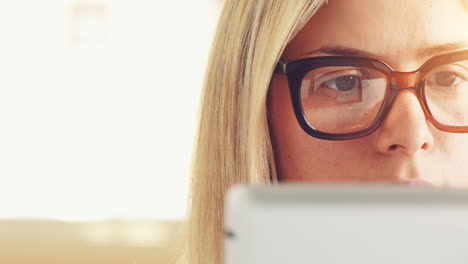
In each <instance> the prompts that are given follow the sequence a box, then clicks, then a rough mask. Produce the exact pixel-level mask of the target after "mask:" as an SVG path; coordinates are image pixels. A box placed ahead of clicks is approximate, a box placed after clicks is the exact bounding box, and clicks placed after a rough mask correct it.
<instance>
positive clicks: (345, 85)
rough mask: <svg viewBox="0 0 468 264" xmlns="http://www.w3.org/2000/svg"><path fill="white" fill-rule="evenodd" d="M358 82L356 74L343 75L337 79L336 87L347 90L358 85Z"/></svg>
mask: <svg viewBox="0 0 468 264" xmlns="http://www.w3.org/2000/svg"><path fill="white" fill-rule="evenodd" d="M357 82H358V80H357V78H356V76H343V77H339V78H337V79H336V87H337V88H338V90H340V91H342V92H346V91H349V90H352V89H353V88H354V87H356V84H357Z"/></svg>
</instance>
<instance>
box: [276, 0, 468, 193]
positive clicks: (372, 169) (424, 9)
mask: <svg viewBox="0 0 468 264" xmlns="http://www.w3.org/2000/svg"><path fill="white" fill-rule="evenodd" d="M467 29H468V11H467V10H466V9H464V7H463V2H462V1H460V0H432V1H429V0H411V1H408V0H394V1H387V0H329V3H328V4H325V5H324V6H322V8H321V9H320V10H319V11H318V12H317V13H316V14H315V15H314V16H313V18H312V19H311V20H310V21H309V22H308V24H307V25H306V26H305V27H304V28H303V29H302V30H301V32H300V33H299V34H298V35H297V36H296V37H295V38H294V40H292V41H291V43H290V44H289V45H288V46H287V48H286V50H285V52H284V54H283V57H282V60H287V61H291V60H297V59H301V58H306V57H313V56H331V55H332V54H327V53H314V54H313V55H310V54H311V52H313V51H314V50H318V49H320V48H322V47H327V46H341V47H345V48H352V49H357V50H361V51H364V52H366V53H370V54H373V55H374V56H375V58H379V59H381V60H383V61H384V62H385V63H387V64H388V65H389V66H391V67H392V68H393V69H395V70H397V71H414V70H416V69H418V68H419V67H420V66H421V65H422V64H423V63H424V62H425V61H427V60H428V59H429V58H431V57H433V56H434V55H437V54H443V53H448V52H451V51H454V50H455V49H463V48H465V47H466V48H468V31H467ZM448 43H457V44H461V45H458V46H453V47H450V46H447V45H445V49H440V48H435V49H432V48H434V47H437V46H439V47H440V45H444V44H448ZM447 48H448V49H447ZM423 50H426V52H421V51H423ZM269 115H270V125H271V129H272V131H271V132H272V140H273V147H274V152H275V157H276V164H277V169H278V177H279V178H280V180H283V181H314V182H364V183H365V182H385V183H396V184H431V185H435V186H450V187H468V134H456V133H449V132H443V131H440V130H438V129H437V128H435V127H434V126H433V125H432V124H431V123H430V122H429V121H427V120H426V118H425V116H424V112H423V110H422V108H421V105H420V103H419V101H418V99H417V97H416V95H415V93H413V92H412V91H411V90H401V91H400V92H399V93H398V96H397V97H396V99H395V101H394V103H393V105H392V107H391V109H390V111H389V113H388V115H387V116H386V118H385V120H384V121H383V123H382V124H381V126H380V127H379V128H378V129H377V130H376V131H375V132H374V133H372V134H371V135H369V136H366V137H362V138H358V139H352V140H344V141H330V140H321V139H317V138H314V137H311V136H309V135H308V134H306V133H305V132H304V131H303V130H302V128H301V127H300V126H299V123H298V122H297V119H296V117H295V115H294V111H293V108H292V105H291V99H290V95H289V88H288V84H287V79H286V76H285V75H282V74H275V75H274V76H273V79H272V82H271V86H270V104H269Z"/></svg>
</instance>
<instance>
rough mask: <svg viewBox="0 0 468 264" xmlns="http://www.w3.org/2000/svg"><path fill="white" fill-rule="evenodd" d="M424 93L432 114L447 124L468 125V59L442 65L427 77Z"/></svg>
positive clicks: (440, 121)
mask: <svg viewBox="0 0 468 264" xmlns="http://www.w3.org/2000/svg"><path fill="white" fill-rule="evenodd" d="M424 93H425V96H426V102H427V107H428V108H429V111H430V112H431V113H432V116H433V117H434V118H435V119H436V120H437V121H438V122H439V123H441V124H444V125H447V126H468V60H464V61H458V62H454V63H451V64H446V65H442V66H439V67H436V68H435V69H433V70H431V71H430V72H429V73H428V74H427V75H426V78H425V86H424Z"/></svg>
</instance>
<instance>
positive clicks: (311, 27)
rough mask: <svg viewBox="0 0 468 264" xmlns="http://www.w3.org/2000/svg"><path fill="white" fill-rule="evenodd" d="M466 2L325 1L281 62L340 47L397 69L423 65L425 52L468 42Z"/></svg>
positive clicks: (413, 0) (292, 42) (402, 0)
mask: <svg viewBox="0 0 468 264" xmlns="http://www.w3.org/2000/svg"><path fill="white" fill-rule="evenodd" d="M463 1H465V0H392V1H388V0H329V1H328V4H325V5H323V6H322V7H321V9H320V10H319V11H318V12H317V13H316V14H315V15H314V16H313V17H312V18H311V19H310V21H309V22H308V23H307V24H306V25H305V27H304V28H303V29H302V30H301V31H300V32H299V33H298V35H297V36H296V37H295V38H294V39H293V40H292V41H291V43H289V45H288V47H287V48H286V50H285V53H284V58H285V59H287V60H292V59H297V58H301V57H305V56H304V54H307V53H308V52H310V51H313V50H316V49H319V48H321V47H323V46H327V45H328V46H329V45H339V46H343V47H348V48H355V49H360V50H364V51H367V52H369V53H373V54H376V55H378V56H379V57H384V58H386V62H387V63H389V64H393V66H395V67H396V68H397V67H398V65H399V64H400V63H401V62H402V61H405V64H406V65H408V63H409V62H412V63H413V64H414V67H417V66H419V65H420V64H422V62H424V61H422V60H424V59H428V58H421V57H418V56H417V54H418V51H419V50H421V48H423V47H431V46H437V45H443V44H447V43H452V42H454V43H460V42H461V43H467V48H468V33H467V28H468V10H467V9H466V7H464V5H463Z"/></svg>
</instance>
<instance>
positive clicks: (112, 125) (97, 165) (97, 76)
mask: <svg viewBox="0 0 468 264" xmlns="http://www.w3.org/2000/svg"><path fill="white" fill-rule="evenodd" d="M220 2H221V1H219V0H197V1H192V0H177V1H175V0H174V1H164V0H41V1H37V0H15V1H0V71H1V78H0V124H1V126H0V179H1V184H0V263H7V262H5V261H3V260H2V258H1V257H8V258H7V259H6V260H7V261H8V263H36V262H28V261H29V260H27V259H25V258H19V256H17V255H22V254H23V255H22V256H23V257H24V256H28V255H30V256H36V257H35V258H34V259H35V260H36V261H39V259H40V258H38V257H37V256H38V255H37V254H39V253H38V252H42V253H40V254H39V255H41V254H42V255H41V256H43V257H45V256H49V255H50V256H53V255H54V254H56V255H57V254H58V255H60V254H62V255H64V257H66V256H72V255H73V254H74V255H73V256H75V257H74V260H75V261H78V262H76V263H80V262H81V263H83V262H84V261H86V262H87V263H92V262H93V261H95V260H96V261H97V259H96V258H94V259H93V258H90V259H80V258H78V257H77V256H78V255H79V254H81V255H83V256H85V255H86V254H87V253H76V252H75V253H73V252H74V251H73V249H74V248H79V247H78V246H73V247H70V248H71V249H72V250H71V251H70V252H68V251H66V250H62V251H56V252H55V253H53V254H52V253H51V254H48V253H47V250H45V249H44V245H42V247H41V248H40V249H37V248H35V246H36V244H35V243H36V242H39V241H49V240H50V241H54V243H55V244H54V243H52V244H50V245H51V246H50V248H51V249H52V248H54V249H56V248H57V245H62V246H63V245H64V242H63V241H68V242H70V241H71V242H73V243H75V244H76V245H78V244H80V243H81V244H80V245H84V246H86V247H93V248H94V247H95V246H101V249H102V250H103V251H102V252H107V253H102V252H101V253H102V254H101V253H100V251H99V250H97V251H95V253H93V254H94V255H93V254H91V253H90V254H89V255H90V256H101V255H105V256H108V257H112V256H114V255H113V254H115V256H117V257H116V258H115V259H112V260H111V259H110V258H109V259H108V260H109V261H110V262H105V261H107V260H106V259H99V261H98V262H99V263H133V262H134V263H147V262H145V261H147V260H146V259H145V260H143V259H141V258H138V256H137V255H145V254H146V255H148V256H149V255H151V254H153V255H154V254H155V253H154V252H155V251H152V249H153V248H162V247H163V246H164V245H165V243H166V242H167V241H168V240H169V238H170V237H172V236H173V234H175V233H177V230H178V226H179V225H180V222H181V221H183V220H184V218H185V216H186V215H185V214H186V210H187V193H188V177H189V170H190V160H191V154H192V146H193V141H194V137H195V127H196V121H197V114H198V104H199V97H200V92H201V86H202V82H203V74H204V70H205V65H206V62H207V59H208V52H209V46H210V44H211V41H212V38H213V34H214V30H215V24H216V21H217V18H218V15H219V11H220V9H221V3H220ZM2 238H3V239H2ZM14 241H16V242H14ZM25 241H28V242H27V243H29V244H27V243H26V242H25ZM35 241H36V242H35ZM71 242H70V243H71ZM14 243H17V244H14ZM77 243H78V244H77ZM75 244H74V245H75ZM15 245H16V246H15ZM22 245H29V248H31V251H30V254H29V253H28V250H24V248H22V249H21V252H22V253H15V248H17V246H20V247H22ZM115 246H118V247H128V248H134V249H136V248H139V249H141V248H146V249H148V251H147V252H146V251H145V252H146V253H141V252H140V253H132V254H134V255H135V256H134V257H135V259H132V260H130V259H128V258H124V257H122V256H120V257H118V256H119V254H122V252H123V251H122V250H114V251H113V250H110V248H107V249H106V250H108V251H105V250H104V247H115ZM33 248H35V249H33ZM36 249H37V250H36ZM34 250H36V251H37V252H36V251H34ZM44 250H45V251H44ZM86 250H88V251H87V252H88V253H89V249H86ZM18 252H19V251H18ZM34 252H36V253H34ZM44 252H46V253H44ZM93 252H94V251H93ZM112 252H114V253H112ZM151 252H152V253H151ZM34 254H36V255H34ZM67 254H69V255H67ZM77 254H78V255H77ZM153 255H151V256H153ZM50 256H49V257H50ZM153 257H154V256H153ZM55 259H56V262H53V261H52V260H51V259H47V263H64V262H63V261H60V259H57V258H55ZM4 260H5V259H4ZM153 260H154V258H153ZM31 261H32V260H31ZM44 261H46V260H45V259H44ZM51 261H52V262H51ZM148 261H149V260H148ZM98 262H96V263H98ZM37 263H42V262H37ZM44 263H46V262H44ZM65 263H75V262H73V261H72V260H71V259H69V260H68V261H67V262H65ZM148 263H155V262H154V261H153V262H148ZM157 263H159V262H157ZM161 263H162V262H161Z"/></svg>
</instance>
